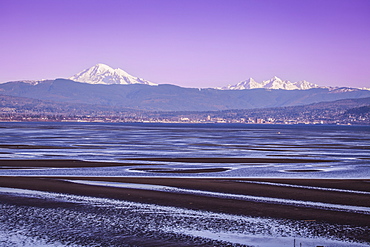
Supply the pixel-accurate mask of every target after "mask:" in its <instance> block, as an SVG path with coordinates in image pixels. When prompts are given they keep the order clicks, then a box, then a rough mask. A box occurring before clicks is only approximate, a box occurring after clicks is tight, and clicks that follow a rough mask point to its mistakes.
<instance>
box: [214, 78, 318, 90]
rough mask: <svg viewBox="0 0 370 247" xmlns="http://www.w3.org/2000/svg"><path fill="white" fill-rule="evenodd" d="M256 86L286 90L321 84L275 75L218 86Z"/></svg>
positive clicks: (229, 88)
mask: <svg viewBox="0 0 370 247" xmlns="http://www.w3.org/2000/svg"><path fill="white" fill-rule="evenodd" d="M254 88H266V89H285V90H297V89H298V90H305V89H310V88H319V85H317V84H313V83H310V82H307V81H298V82H290V81H283V80H281V79H280V78H278V77H276V76H274V77H273V78H271V79H270V80H267V81H263V82H256V81H255V80H254V79H253V78H249V79H248V80H246V81H241V82H239V83H238V84H235V85H228V86H226V87H222V88H218V89H222V90H243V89H254Z"/></svg>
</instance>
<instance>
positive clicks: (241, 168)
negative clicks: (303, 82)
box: [0, 123, 370, 247]
mask: <svg viewBox="0 0 370 247" xmlns="http://www.w3.org/2000/svg"><path fill="white" fill-rule="evenodd" d="M0 132H1V136H0V140H1V143H2V145H1V146H0V157H1V159H0V168H1V169H0V198H1V200H0V208H1V209H0V210H1V214H0V229H1V230H0V239H1V240H0V246H265V247H269V246H271V247H272V246H277V247H279V246H294V244H295V245H296V246H300V245H301V246H318V245H322V246H368V245H369V244H370V238H369V234H368V233H369V225H370V224H369V223H370V200H369V196H370V186H369V184H370V176H369V175H370V173H369V171H370V169H369V168H370V164H369V160H370V153H369V152H368V151H369V146H368V143H369V140H370V138H369V136H370V128H369V127H366V126H263V125H222V124H221V125H219V124H214V125H209V124H207V125H202V124H199V125H191V124H190V125H186V124H185V125H181V124H169V125H163V124H86V123H1V124H0Z"/></svg>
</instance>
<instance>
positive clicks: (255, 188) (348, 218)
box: [0, 177, 370, 226]
mask: <svg viewBox="0 0 370 247" xmlns="http://www.w3.org/2000/svg"><path fill="white" fill-rule="evenodd" d="M66 180H68V181H66ZM73 180H89V181H109V182H120V183H135V184H153V185H165V186H171V187H177V188H186V189H193V190H200V191H212V192H221V193H231V194H238V195H252V196H262V197H272V198H285V199H293V200H303V201H313V202H323V203H330V204H341V205H353V206H361V207H370V201H369V200H368V198H369V195H368V194H358V193H348V192H341V191H340V190H356V191H357V190H360V191H369V186H368V184H369V182H370V180H366V179H358V180H356V179H351V180H347V179H346V180H340V179H333V180H324V179H317V180H306V179H226V178H225V179H205V178H204V179H199V178H117V177H110V178H109V177H0V186H1V187H11V188H21V189H31V190H40V191H48V192H57V193H67V194H76V195H85V196H95V197H105V198H113V199H120V200H127V201H133V202H141V203H150V204H158V205H166V206H176V207H183V208H188V209H196V210H205V211H213V212H222V213H229V214H238V215H249V216H260V217H272V218H282V219H295V220H302V221H318V222H328V223H334V224H348V225H353V226H368V224H369V222H370V215H365V214H361V213H354V212H340V211H333V210H325V209H318V208H309V207H302V206H294V205H281V204H274V203H261V202H256V201H243V200H235V199H234V200H233V199H227V198H217V197H209V196H199V195H191V194H183V193H173V192H163V191H153V190H145V189H130V188H114V187H107V186H96V185H85V184H79V183H73ZM253 182H272V183H282V184H292V185H304V186H314V187H322V188H337V189H340V190H339V191H331V190H316V189H309V188H305V187H303V188H300V187H289V186H276V185H275V184H259V183H253ZM2 201H3V202H9V203H14V204H24V205H27V204H32V203H33V202H32V200H31V201H29V200H27V199H24V200H21V201H20V200H17V199H12V198H10V197H7V198H2ZM36 206H40V205H36ZM41 206H42V205H41ZM54 206H56V205H54Z"/></svg>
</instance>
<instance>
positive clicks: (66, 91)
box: [0, 64, 370, 111]
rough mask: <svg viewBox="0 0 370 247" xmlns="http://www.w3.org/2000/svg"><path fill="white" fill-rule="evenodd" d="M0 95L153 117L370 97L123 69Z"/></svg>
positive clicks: (17, 86)
mask: <svg viewBox="0 0 370 247" xmlns="http://www.w3.org/2000/svg"><path fill="white" fill-rule="evenodd" d="M0 94H2V95H8V96H16V97H27V98H31V99H37V100H48V101H53V102H56V103H59V104H67V103H68V104H75V103H79V104H90V105H95V106H104V107H120V108H122V107H124V108H130V109H135V110H150V111H216V110H228V109H255V108H267V107H270V108H271V107H286V106H299V105H307V104H312V103H318V102H322V101H334V100H340V99H350V98H365V97H370V91H369V90H361V89H355V88H322V87H319V86H317V85H316V84H311V83H308V82H306V81H300V82H296V83H292V82H289V81H283V80H281V79H279V78H277V77H274V78H272V79H271V80H268V81H264V82H262V83H258V82H256V81H254V80H253V79H249V80H247V81H244V82H241V83H238V84H236V85H234V86H230V85H229V86H227V87H225V88H223V90H220V89H214V88H206V89H200V88H184V87H179V86H175V85H170V84H155V83H152V82H150V81H147V80H144V79H141V78H139V77H135V76H132V75H130V74H128V73H127V72H125V71H123V70H121V69H112V68H110V67H109V66H107V65H104V64H97V65H95V66H93V67H91V68H89V69H86V70H84V71H82V72H80V73H78V74H76V75H74V76H72V77H70V79H56V80H39V81H15V82H7V83H3V84H0Z"/></svg>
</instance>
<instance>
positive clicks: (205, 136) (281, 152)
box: [0, 123, 370, 178]
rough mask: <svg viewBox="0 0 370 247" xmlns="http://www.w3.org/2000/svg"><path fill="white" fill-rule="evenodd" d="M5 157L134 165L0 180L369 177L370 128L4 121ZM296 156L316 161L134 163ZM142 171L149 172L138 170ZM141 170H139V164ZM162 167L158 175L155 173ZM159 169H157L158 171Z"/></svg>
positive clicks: (0, 130)
mask: <svg viewBox="0 0 370 247" xmlns="http://www.w3.org/2000/svg"><path fill="white" fill-rule="evenodd" d="M0 144H1V145H0V157H1V159H78V160H87V161H101V162H117V163H119V162H124V163H133V167H134V168H135V169H132V167H124V168H123V167H109V168H89V169H87V168H84V169H52V170H51V169H39V170H32V171H30V170H19V169H18V170H14V169H3V170H2V171H0V174H1V175H79V176H95V175H100V176H169V175H168V173H166V174H164V173H160V172H159V170H160V169H177V170H178V171H179V173H171V176H189V174H184V173H181V171H182V170H186V169H200V168H220V167H222V168H228V170H227V171H224V172H213V173H199V174H192V175H191V176H203V177H219V176H221V177H297V178H299V177H311V178H312V177H316V178H367V177H369V175H370V152H369V151H370V127H369V126H334V125H333V126H323V125H242V124H140V123H137V124H106V123H0ZM153 157H168V158H186V157H191V158H194V157H203V158H224V157H229V158H232V157H238V158H278V159H282V160H283V159H285V158H298V159H301V158H302V159H316V160H322V161H328V160H330V161H331V162H317V163H316V162H315V163H284V162H282V163H262V164H261V163H255V164H253V163H252V164H250V163H248V164H246V163H232V162H230V163H217V159H215V161H214V163H206V164H204V163H188V162H157V161H156V162H153V161H132V160H127V159H131V158H153ZM140 163H143V165H142V167H145V168H148V164H151V166H149V167H151V168H153V170H152V171H145V172H144V171H140V169H138V168H140ZM138 165H139V166H138ZM155 169H157V170H155ZM153 171H154V172H153Z"/></svg>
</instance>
